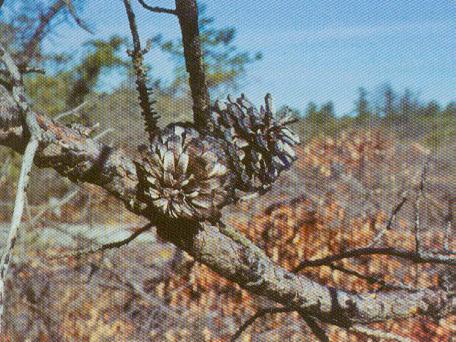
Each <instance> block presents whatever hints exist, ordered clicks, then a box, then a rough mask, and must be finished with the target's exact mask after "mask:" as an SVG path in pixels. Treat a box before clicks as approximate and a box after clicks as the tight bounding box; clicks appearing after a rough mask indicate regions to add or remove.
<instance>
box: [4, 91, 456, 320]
mask: <svg viewBox="0 0 456 342" xmlns="http://www.w3.org/2000/svg"><path fill="white" fill-rule="evenodd" d="M2 92H6V89H4V88H2V87H0V94H1V93H2ZM1 98H2V97H1V96H0V99H1ZM0 108H8V107H5V106H0ZM2 110H3V111H2V112H0V144H2V145H6V146H9V147H11V148H13V149H14V150H16V151H18V152H20V153H23V151H24V150H23V149H24V146H25V145H26V142H27V141H28V136H27V134H26V133H25V132H24V129H23V127H22V126H21V125H20V120H18V119H17V118H16V117H15V116H16V115H18V113H17V112H16V111H15V110H14V109H13V108H11V109H9V110H7V112H5V110H6V109H2ZM3 117H9V118H10V119H9V120H7V121H6V120H2V118H3ZM36 118H37V120H38V122H39V123H40V126H41V129H42V130H43V131H44V132H45V135H46V137H47V139H46V140H44V141H43V142H42V147H41V148H40V149H39V150H38V152H37V155H36V157H35V163H36V164H37V165H38V166H41V167H52V168H53V169H55V170H56V171H57V172H59V173H60V174H62V175H64V176H67V177H69V178H70V179H71V180H73V181H78V182H89V183H92V184H97V185H99V186H101V187H103V188H104V189H105V190H107V191H108V192H110V193H111V194H112V195H113V196H115V197H116V198H118V199H120V200H122V201H123V202H124V203H125V205H126V206H127V208H128V209H129V210H130V211H132V212H135V213H137V214H140V215H143V216H144V217H146V218H147V219H149V220H150V221H151V223H153V224H155V225H156V226H157V232H158V234H159V235H160V236H161V237H162V238H164V239H166V240H168V241H170V242H172V243H174V244H175V245H176V246H177V247H179V248H181V249H182V250H185V251H186V252H188V253H189V254H190V255H192V256H193V257H194V258H195V260H197V261H199V262H201V263H203V264H205V265H207V266H208V267H209V268H210V269H212V270H214V271H215V272H217V273H218V274H220V275H221V276H223V277H225V278H227V279H229V280H231V281H233V282H235V283H237V284H239V285H240V286H241V287H243V288H245V289H246V290H247V291H250V292H252V293H256V294H259V295H262V296H265V297H267V298H269V299H271V300H273V301H276V302H277V303H281V304H283V305H285V306H289V307H295V308H299V309H302V310H307V311H309V314H310V315H311V316H313V317H319V319H320V317H327V318H328V319H329V318H331V317H332V318H333V319H335V318H336V317H337V318H339V319H340V317H344V318H345V319H346V320H348V321H351V322H360V323H368V322H374V321H384V320H387V319H393V318H397V317H408V316H413V315H415V314H417V313H420V314H422V315H429V316H436V315H445V313H447V312H454V311H456V301H453V300H452V299H451V298H449V297H448V295H447V293H446V292H445V291H443V290H427V289H426V290H417V291H416V292H413V293H410V292H409V291H403V290H392V291H388V292H384V291H381V292H377V293H375V295H373V294H372V293H365V294H357V295H353V294H350V293H347V292H344V291H342V290H337V289H330V288H329V287H325V286H323V285H320V284H318V283H316V282H314V281H313V280H311V279H309V278H307V277H306V276H302V275H297V274H294V273H291V272H288V271H286V270H284V269H283V268H281V267H279V266H277V265H275V264H274V263H273V262H272V261H271V260H270V259H268V258H266V257H265V256H262V255H260V253H257V247H255V245H254V244H253V243H251V242H248V243H242V244H241V243H238V242H236V241H234V240H233V239H231V238H229V237H228V236H226V235H225V234H223V233H222V232H220V229H219V227H217V226H213V225H210V224H206V223H197V222H189V221H185V220H171V219H169V218H166V217H162V216H160V215H158V214H156V212H154V211H153V210H150V209H149V208H148V206H147V204H146V203H145V202H144V199H143V198H142V196H141V193H140V192H139V191H138V178H137V174H136V168H135V162H134V161H133V160H131V159H130V158H129V157H128V156H127V155H125V154H123V152H121V151H117V150H115V149H113V148H110V147H108V146H106V145H103V144H101V143H99V142H95V141H93V139H90V138H87V137H81V136H80V134H78V133H77V132H75V131H73V130H71V129H70V128H68V127H65V126H63V125H59V124H57V123H55V122H53V121H52V120H50V119H48V118H46V117H45V116H42V115H38V114H36ZM136 162H138V163H139V162H140V161H136ZM184 227H185V228H184ZM246 240H247V239H246ZM247 241H248V240H247ZM244 242H245V241H244ZM364 252H365V251H361V252H357V253H359V254H361V255H362V254H363V253H364ZM380 252H385V250H383V251H382V250H380V251H379V250H376V253H380ZM386 252H391V250H386ZM406 253H409V252H406ZM355 254H356V253H355ZM412 255H413V254H412ZM406 256H408V257H409V256H410V255H409V254H407V255H406ZM413 256H414V257H416V254H415V255H413ZM420 258H423V256H420ZM338 259H341V258H340V257H339V258H336V260H330V261H331V262H333V261H337V260H338Z"/></svg>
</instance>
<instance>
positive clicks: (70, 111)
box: [54, 101, 87, 121]
mask: <svg viewBox="0 0 456 342" xmlns="http://www.w3.org/2000/svg"><path fill="white" fill-rule="evenodd" d="M86 105H87V101H84V102H82V103H81V104H80V105H79V106H77V107H75V108H73V109H70V110H68V111H66V112H63V113H60V114H58V115H56V116H55V117H54V120H55V121H59V120H62V119H63V118H64V117H67V116H70V115H76V114H78V113H79V111H80V110H81V109H82V108H83V107H85V106H86Z"/></svg>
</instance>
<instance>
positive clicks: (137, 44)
mask: <svg viewBox="0 0 456 342" xmlns="http://www.w3.org/2000/svg"><path fill="white" fill-rule="evenodd" d="M124 5H125V10H126V12H127V16H128V23H129V25H130V31H131V36H132V39H133V51H129V53H128V54H129V55H130V56H131V59H132V62H133V67H134V69H135V73H136V89H137V91H138V93H139V104H140V106H141V110H142V111H141V112H142V115H143V118H144V121H145V126H146V132H147V133H148V135H149V140H150V141H152V140H153V138H154V136H155V135H156V134H157V131H158V127H157V121H158V115H157V113H156V112H155V111H154V110H153V108H152V103H151V101H150V94H151V92H152V91H151V89H150V88H149V87H148V86H147V81H148V79H147V72H146V67H145V66H144V54H145V53H147V51H148V50H149V49H150V46H149V47H148V48H146V49H145V50H143V49H142V48H141V41H140V39H139V34H138V28H137V26H136V19H135V13H134V12H133V9H132V7H131V3H130V0H124Z"/></svg>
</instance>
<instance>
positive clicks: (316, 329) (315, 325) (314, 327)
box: [298, 311, 329, 342]
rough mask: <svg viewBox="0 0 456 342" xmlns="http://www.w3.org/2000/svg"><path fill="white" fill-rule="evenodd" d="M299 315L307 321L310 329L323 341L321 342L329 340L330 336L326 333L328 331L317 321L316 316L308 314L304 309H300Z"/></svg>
mask: <svg viewBox="0 0 456 342" xmlns="http://www.w3.org/2000/svg"><path fill="white" fill-rule="evenodd" d="M298 313H299V315H300V316H301V318H302V319H303V320H304V322H306V324H307V326H308V327H309V329H310V330H312V333H313V334H314V335H315V337H316V338H317V339H318V340H319V341H321V342H329V338H328V336H327V335H326V332H325V331H324V330H323V328H322V327H320V325H319V324H318V323H317V321H316V320H315V318H313V317H311V316H309V315H307V314H306V313H304V312H302V311H298Z"/></svg>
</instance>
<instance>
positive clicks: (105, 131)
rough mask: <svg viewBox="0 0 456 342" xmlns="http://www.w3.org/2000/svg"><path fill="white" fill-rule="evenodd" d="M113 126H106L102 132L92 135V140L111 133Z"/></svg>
mask: <svg viewBox="0 0 456 342" xmlns="http://www.w3.org/2000/svg"><path fill="white" fill-rule="evenodd" d="M114 131H115V130H114V128H108V129H105V130H104V131H103V132H101V133H99V134H98V135H96V136H94V137H93V140H100V139H101V138H103V137H104V136H105V135H106V134H109V133H112V132H114Z"/></svg>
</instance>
